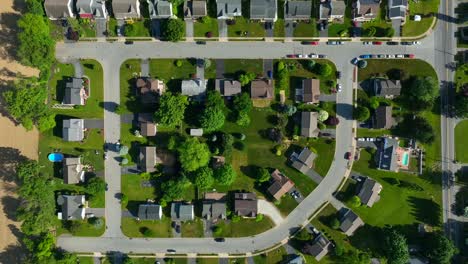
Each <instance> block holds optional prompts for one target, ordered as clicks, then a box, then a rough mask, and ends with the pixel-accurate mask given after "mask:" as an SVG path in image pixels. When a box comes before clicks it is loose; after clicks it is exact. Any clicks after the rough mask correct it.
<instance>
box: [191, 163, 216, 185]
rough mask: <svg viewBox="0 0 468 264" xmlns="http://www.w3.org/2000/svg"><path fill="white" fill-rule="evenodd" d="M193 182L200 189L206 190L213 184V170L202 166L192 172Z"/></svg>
mask: <svg viewBox="0 0 468 264" xmlns="http://www.w3.org/2000/svg"><path fill="white" fill-rule="evenodd" d="M193 183H194V184H195V185H196V186H197V187H198V188H200V189H202V190H206V189H208V188H210V187H211V186H213V184H214V178H213V170H212V169H211V168H209V167H202V168H199V169H198V170H196V171H194V172H193Z"/></svg>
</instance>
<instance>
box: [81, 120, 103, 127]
mask: <svg viewBox="0 0 468 264" xmlns="http://www.w3.org/2000/svg"><path fill="white" fill-rule="evenodd" d="M84 127H85V128H88V129H93V128H98V129H102V128H104V120H102V119H85V120H84Z"/></svg>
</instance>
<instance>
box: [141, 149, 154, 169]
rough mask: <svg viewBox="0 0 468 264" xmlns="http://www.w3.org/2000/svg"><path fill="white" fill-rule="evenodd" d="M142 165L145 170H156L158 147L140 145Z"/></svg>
mask: <svg viewBox="0 0 468 264" xmlns="http://www.w3.org/2000/svg"><path fill="white" fill-rule="evenodd" d="M139 158H140V167H141V170H142V171H144V172H155V171H156V168H155V167H154V166H155V165H156V147H150V146H143V147H140V156H139Z"/></svg>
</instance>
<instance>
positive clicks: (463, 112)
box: [452, 94, 468, 118]
mask: <svg viewBox="0 0 468 264" xmlns="http://www.w3.org/2000/svg"><path fill="white" fill-rule="evenodd" d="M452 111H453V114H454V115H455V116H456V117H458V118H467V117H468V97H466V96H464V95H462V94H459V95H457V96H455V104H454V106H453V108H452Z"/></svg>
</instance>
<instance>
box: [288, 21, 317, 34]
mask: <svg viewBox="0 0 468 264" xmlns="http://www.w3.org/2000/svg"><path fill="white" fill-rule="evenodd" d="M317 36H318V32H317V24H316V23H315V20H314V19H311V20H310V21H309V22H304V21H298V22H297V24H296V27H295V28H294V32H293V37H295V38H311V37H317Z"/></svg>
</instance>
